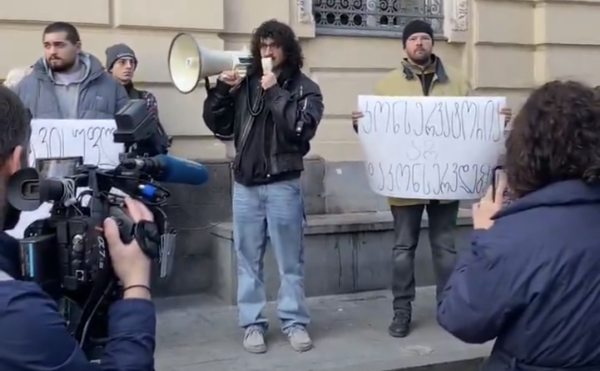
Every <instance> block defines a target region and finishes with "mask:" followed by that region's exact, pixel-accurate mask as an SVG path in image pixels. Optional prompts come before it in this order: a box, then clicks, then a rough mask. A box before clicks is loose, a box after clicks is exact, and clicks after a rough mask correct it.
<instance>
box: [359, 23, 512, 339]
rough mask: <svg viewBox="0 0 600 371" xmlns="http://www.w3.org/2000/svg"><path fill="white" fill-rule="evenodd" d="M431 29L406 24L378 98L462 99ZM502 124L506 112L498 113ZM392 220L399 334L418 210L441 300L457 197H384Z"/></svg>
mask: <svg viewBox="0 0 600 371" xmlns="http://www.w3.org/2000/svg"><path fill="white" fill-rule="evenodd" d="M433 37H434V35H433V29H432V28H431V25H430V24H429V23H427V22H425V21H422V20H414V21H412V22H410V23H409V24H407V25H406V27H405V28H404V32H403V34H402V46H403V48H404V52H405V53H406V58H404V59H403V60H402V61H400V63H399V64H400V66H399V68H398V69H396V70H394V71H392V72H390V73H389V74H387V75H386V76H384V77H383V78H382V79H381V80H380V81H379V82H378V83H377V85H376V86H375V95H381V96H396V97H397V96H408V97H415V96H442V97H443V96H446V97H464V96H466V95H468V94H469V90H470V87H469V84H468V82H467V80H466V79H465V78H464V76H463V74H462V73H461V71H460V70H458V69H454V68H452V67H450V66H446V65H444V64H443V63H442V60H441V59H440V57H438V56H436V55H435V54H433V44H434V39H433ZM501 113H502V114H504V115H505V119H506V123H508V121H510V119H511V116H512V113H511V111H510V109H508V108H505V109H502V111H501ZM362 117H363V113H362V112H358V111H355V112H352V125H353V127H354V130H355V131H358V120H359V119H360V118H362ZM388 201H389V204H390V208H391V211H392V217H393V219H394V235H395V239H394V246H393V248H392V256H393V268H392V285H391V286H392V295H393V297H394V301H393V309H394V318H393V320H392V323H391V324H390V326H389V328H388V333H389V334H390V335H391V336H393V337H405V336H407V335H408V333H409V331H410V323H411V318H412V302H413V301H414V299H415V274H414V273H415V251H416V248H417V245H418V243H419V234H420V231H421V221H422V218H423V211H424V210H427V216H428V219H429V230H428V232H429V242H430V245H431V251H432V257H433V266H434V273H435V278H436V293H437V298H438V300H440V299H441V296H442V292H443V290H444V286H445V285H446V281H447V280H448V278H449V277H450V275H451V273H452V271H453V270H454V265H455V262H456V247H455V245H454V234H455V228H456V220H457V217H458V207H459V201H458V200H456V201H455V200H448V201H446V200H422V199H400V198H389V200H388Z"/></svg>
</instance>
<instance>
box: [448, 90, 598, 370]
mask: <svg viewBox="0 0 600 371" xmlns="http://www.w3.org/2000/svg"><path fill="white" fill-rule="evenodd" d="M505 171H506V178H501V179H500V180H499V183H498V186H497V187H496V192H495V194H492V192H491V191H489V192H488V194H486V196H485V197H483V198H482V199H481V200H480V202H479V203H477V204H475V205H474V206H473V223H474V229H475V230H474V232H473V239H472V245H471V248H470V249H468V250H467V251H465V252H463V253H462V256H460V257H459V262H458V264H457V266H456V268H455V270H454V272H453V274H452V275H451V277H450V279H449V280H448V284H447V285H446V288H445V290H444V293H443V294H442V297H441V298H440V301H439V303H438V309H437V319H438V322H439V324H440V325H441V326H442V327H443V328H444V329H446V330H447V331H448V332H450V333H451V334H452V335H454V336H455V337H457V338H458V339H460V340H462V341H464V342H467V343H485V342H488V341H490V340H493V339H496V342H495V344H494V347H493V350H492V353H491V355H490V357H489V359H488V360H487V361H486V364H485V366H484V370H485V371H500V370H503V371H506V370H519V371H528V370H531V371H534V370H535V371H563V370H565V371H566V370H577V371H588V370H589V371H592V370H593V371H598V370H600V182H599V180H600V99H599V97H598V94H597V93H595V92H594V91H593V89H592V88H590V87H587V86H585V85H582V84H580V83H577V82H559V81H554V82H550V83H547V84H545V85H544V86H542V87H541V88H539V89H537V90H536V91H534V92H533V93H532V94H531V95H530V96H529V98H528V100H527V102H526V103H525V105H524V106H523V108H522V110H521V111H520V112H519V114H518V115H517V116H516V118H515V120H514V123H513V129H512V132H511V133H510V134H509V137H508V139H507V153H506V162H505ZM506 187H508V188H509V189H510V190H511V192H512V193H513V194H514V195H515V199H514V201H513V202H511V203H510V204H509V205H506V206H504V207H503V205H502V203H503V194H504V191H505V189H506Z"/></svg>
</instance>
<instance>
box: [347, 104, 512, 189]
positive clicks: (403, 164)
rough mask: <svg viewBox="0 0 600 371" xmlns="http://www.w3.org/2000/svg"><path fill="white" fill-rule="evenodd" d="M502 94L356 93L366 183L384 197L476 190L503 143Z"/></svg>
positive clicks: (487, 175) (486, 177)
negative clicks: (381, 94)
mask: <svg viewBox="0 0 600 371" xmlns="http://www.w3.org/2000/svg"><path fill="white" fill-rule="evenodd" d="M505 105H506V98H503V97H384V96H364V95H361V96H359V97H358V106H359V109H360V110H361V111H362V112H363V113H364V117H363V118H362V119H361V120H360V122H359V125H358V127H359V129H358V133H359V138H360V143H361V146H362V148H363V152H364V155H365V163H366V168H367V175H368V178H369V184H370V186H371V188H372V189H373V191H375V192H376V193H378V194H381V195H383V196H388V197H400V198H419V199H432V200H466V199H475V198H479V197H481V196H482V195H483V194H484V193H485V191H486V189H487V187H488V185H489V184H490V181H491V171H492V169H493V168H494V167H495V166H496V165H497V162H498V157H499V156H500V154H501V152H502V151H503V148H504V116H503V115H501V114H500V110H501V109H502V108H503V107H505Z"/></svg>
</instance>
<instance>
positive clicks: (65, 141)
mask: <svg viewBox="0 0 600 371" xmlns="http://www.w3.org/2000/svg"><path fill="white" fill-rule="evenodd" d="M116 128H117V127H116V124H115V121H114V120H32V121H31V129H32V130H31V140H30V151H31V152H30V154H29V166H31V167H35V166H36V160H37V159H43V158H53V157H73V156H82V157H83V163H84V164H86V165H97V166H98V167H102V168H110V167H115V166H117V165H118V163H119V153H122V152H123V150H124V148H123V145H122V144H117V143H114V142H113V133H114V131H115V130H116ZM51 207H52V204H50V203H46V204H43V205H42V206H40V208H39V209H37V210H36V211H30V212H22V213H21V218H20V219H19V223H18V224H17V226H16V227H15V228H14V229H13V230H11V231H7V233H8V234H9V235H11V236H13V237H15V238H23V234H24V232H25V229H26V228H27V227H28V226H29V224H31V223H32V222H34V221H36V220H39V219H44V218H47V217H48V216H50V209H51Z"/></svg>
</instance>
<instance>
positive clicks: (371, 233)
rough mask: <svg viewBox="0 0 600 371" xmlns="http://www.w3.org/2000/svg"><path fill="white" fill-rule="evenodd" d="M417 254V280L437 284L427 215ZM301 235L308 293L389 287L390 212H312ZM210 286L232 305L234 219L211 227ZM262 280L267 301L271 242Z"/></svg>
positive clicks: (465, 237)
mask: <svg viewBox="0 0 600 371" xmlns="http://www.w3.org/2000/svg"><path fill="white" fill-rule="evenodd" d="M469 213H470V212H469V211H468V210H461V211H460V216H459V223H458V226H457V233H456V247H457V249H459V250H462V249H465V248H468V247H469V246H470V244H471V242H470V240H471V231H472V227H471V226H472V223H471V221H470V217H469V216H468V214H469ZM422 225H423V227H425V228H424V229H422V230H421V232H420V235H419V245H418V247H417V251H416V256H415V281H416V285H417V286H418V287H419V286H429V285H433V284H434V283H435V279H434V273H433V267H432V264H431V260H432V257H431V248H430V243H429V233H428V230H427V229H426V228H427V225H428V223H427V219H426V218H424V219H423V224H422ZM305 235H306V238H305V243H304V245H305V253H304V261H305V272H306V274H305V280H304V288H305V294H306V296H307V297H312V296H323V295H337V294H350V293H356V292H361V291H370V290H381V289H385V288H388V286H389V284H390V282H391V272H392V261H391V259H390V258H391V251H392V246H393V245H394V232H393V226H392V216H391V214H390V213H389V212H377V213H353V214H346V215H343V214H341V215H335V214H333V215H310V216H308V227H307V230H306V233H305ZM212 237H213V240H212V243H211V246H212V248H213V250H212V254H211V257H212V259H213V263H214V267H213V269H214V270H213V280H212V282H213V284H212V289H213V293H215V294H216V295H217V296H218V297H220V298H221V299H223V300H224V301H225V302H226V303H227V304H231V305H235V304H236V296H237V295H236V293H237V285H238V277H237V270H238V269H237V256H236V253H235V248H234V243H233V241H234V237H233V231H232V223H226V224H221V225H219V226H218V227H216V228H215V229H214V230H213V232H212ZM263 266H264V273H265V276H264V283H265V290H266V295H267V299H268V300H274V299H276V298H277V292H278V290H279V269H278V265H277V261H276V259H275V257H274V255H273V252H272V248H271V245H270V242H268V243H267V248H266V254H265V259H264V263H263Z"/></svg>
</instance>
